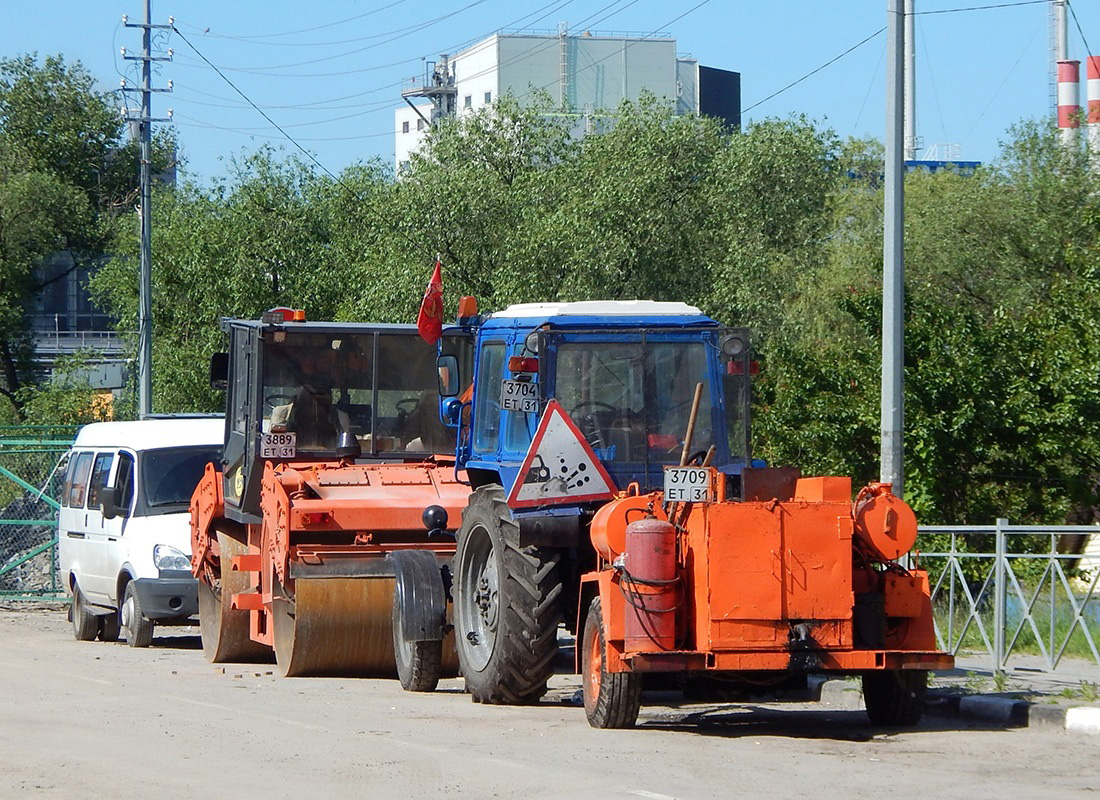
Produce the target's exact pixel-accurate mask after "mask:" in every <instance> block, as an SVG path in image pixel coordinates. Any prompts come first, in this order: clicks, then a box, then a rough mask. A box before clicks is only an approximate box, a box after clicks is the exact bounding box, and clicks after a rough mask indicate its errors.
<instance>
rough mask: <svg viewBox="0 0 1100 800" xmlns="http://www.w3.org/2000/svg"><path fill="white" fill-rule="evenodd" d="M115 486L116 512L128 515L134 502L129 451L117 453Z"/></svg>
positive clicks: (132, 459)
mask: <svg viewBox="0 0 1100 800" xmlns="http://www.w3.org/2000/svg"><path fill="white" fill-rule="evenodd" d="M204 469H205V467H204ZM115 488H116V489H117V490H118V495H117V496H118V513H119V515H120V516H123V517H128V516H130V508H131V507H132V506H133V504H134V457H133V456H132V455H130V454H129V453H119V454H118V477H117V478H115Z"/></svg>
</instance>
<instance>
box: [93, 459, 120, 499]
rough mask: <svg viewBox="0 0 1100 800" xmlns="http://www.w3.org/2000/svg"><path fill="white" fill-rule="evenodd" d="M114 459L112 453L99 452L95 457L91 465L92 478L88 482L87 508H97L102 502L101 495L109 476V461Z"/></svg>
mask: <svg viewBox="0 0 1100 800" xmlns="http://www.w3.org/2000/svg"><path fill="white" fill-rule="evenodd" d="M114 459H115V454H114V453H100V454H99V455H97V456H96V457H95V462H94V464H93V465H92V479H91V481H90V482H89V483H88V508H99V504H100V502H102V498H101V495H102V494H103V490H104V489H105V488H107V478H109V477H110V476H111V462H112V461H114Z"/></svg>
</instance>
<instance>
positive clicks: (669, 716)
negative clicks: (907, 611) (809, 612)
mask: <svg viewBox="0 0 1100 800" xmlns="http://www.w3.org/2000/svg"><path fill="white" fill-rule="evenodd" d="M578 686H579V683H578V681H577V679H576V677H575V676H566V675H560V676H556V677H555V679H554V681H553V683H552V690H551V692H550V693H549V694H548V696H547V698H546V699H545V700H544V702H543V703H542V704H541V705H539V706H536V707H527V708H504V707H489V706H479V705H475V704H473V703H471V702H470V700H469V698H468V697H467V696H466V695H464V694H463V693H462V692H461V689H460V687H461V683H460V681H457V680H455V681H445V682H444V684H443V686H442V687H441V690H440V691H438V692H436V693H435V694H432V695H416V694H409V693H405V692H402V691H401V689H400V687H399V686H398V684H397V683H396V681H381V680H345V679H332V678H294V679H286V678H280V677H278V676H277V675H276V674H274V668H273V667H270V666H262V665H250V666H234V665H229V666H226V667H225V668H224V669H223V667H221V666H214V665H211V664H208V663H207V662H206V661H205V660H204V658H203V655H202V650H201V646H200V642H199V639H198V636H197V630H196V629H176V630H171V629H170V633H169V634H163V635H158V637H157V638H156V639H155V640H154V642H153V646H152V647H151V648H149V649H147V650H133V649H131V648H128V647H126V645H124V644H103V643H99V642H90V643H88V642H77V641H75V640H74V639H73V638H72V634H71V630H70V627H69V625H68V624H67V623H66V621H65V614H64V612H63V611H43V610H17V611H0V704H2V705H0V798H15V797H19V798H26V797H32V798H38V797H41V798H67V800H71V799H72V798H92V797H98V798H112V799H117V800H124V799H125V798H142V799H143V800H146V799H147V798H157V799H158V800H173V799H174V798H181V799H182V798H190V799H193V798H211V799H212V800H222V799H223V798H229V799H231V800H243V799H244V798H265V800H278V799H279V798H294V799H295V800H300V799H301V798H351V797H355V798H380V799H381V798H421V797H442V796H447V797H458V798H462V797H477V798H489V797H503V798H511V797H522V798H559V797H568V798H600V800H607V799H609V798H627V799H630V798H639V797H641V798H651V799H652V798H657V799H660V798H710V797H714V798H742V797H743V798H768V800H778V798H800V800H805V798H833V797H836V798H845V800H849V799H851V798H874V800H895V799H896V798H965V800H978V798H997V800H1005V798H1058V799H1059V800H1063V799H1064V798H1076V797H1096V796H1097V795H1096V792H1097V791H1100V737H1088V736H1071V735H1067V734H1065V733H1063V732H1060V731H1056V730H1035V729H1030V730H1029V729H1023V730H999V729H990V728H984V729H983V728H982V727H981V726H976V725H974V724H968V723H966V722H965V721H962V720H958V719H942V718H934V717H927V718H926V719H925V721H924V722H923V723H922V724H921V725H920V726H919V727H918V728H915V729H909V730H901V731H899V730H887V731H883V730H876V729H873V728H871V727H870V726H869V725H867V723H866V718H865V716H864V714H863V712H861V711H828V710H821V709H820V708H818V707H815V706H813V705H797V706H791V705H786V706H762V705H739V706H698V705H696V706H684V707H680V708H675V707H670V706H660V707H654V706H647V707H643V709H642V717H641V719H640V721H639V727H638V728H637V729H635V730H629V731H597V730H593V729H591V728H589V726H588V724H587V723H586V722H585V719H584V712H583V710H581V709H579V708H576V707H574V706H572V705H571V703H570V701H571V699H572V697H573V694H574V692H575V691H576V689H577V688H578Z"/></svg>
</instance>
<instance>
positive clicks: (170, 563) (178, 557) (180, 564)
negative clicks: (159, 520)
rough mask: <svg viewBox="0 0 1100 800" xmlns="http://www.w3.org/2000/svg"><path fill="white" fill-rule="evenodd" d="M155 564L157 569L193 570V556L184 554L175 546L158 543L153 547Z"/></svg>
mask: <svg viewBox="0 0 1100 800" xmlns="http://www.w3.org/2000/svg"><path fill="white" fill-rule="evenodd" d="M153 565H154V566H156V568H157V569H175V570H181V569H182V570H186V571H187V572H190V571H191V557H190V556H186V555H184V554H183V553H182V552H180V551H179V550H177V549H176V548H174V547H169V546H168V545H166V544H158V545H157V546H156V547H154V548H153Z"/></svg>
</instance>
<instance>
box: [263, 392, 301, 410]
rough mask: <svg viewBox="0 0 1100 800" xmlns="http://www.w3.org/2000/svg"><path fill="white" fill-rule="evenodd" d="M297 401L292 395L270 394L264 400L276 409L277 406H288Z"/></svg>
mask: <svg viewBox="0 0 1100 800" xmlns="http://www.w3.org/2000/svg"><path fill="white" fill-rule="evenodd" d="M295 399H297V398H296V397H295V396H294V395H292V394H269V395H268V396H267V397H265V398H264V402H265V403H266V404H267V405H269V406H271V407H272V408H275V406H282V405H286V404H287V403H293V402H294V401H295Z"/></svg>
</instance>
